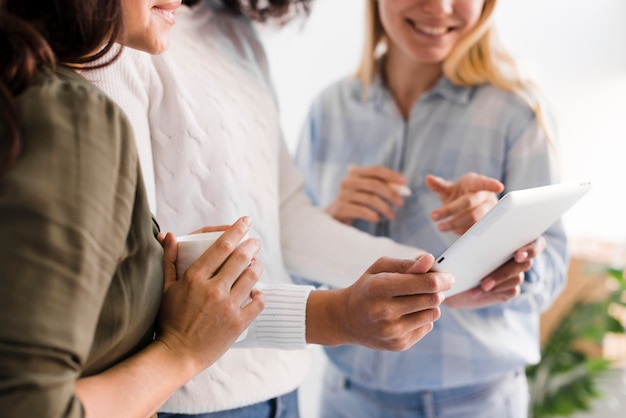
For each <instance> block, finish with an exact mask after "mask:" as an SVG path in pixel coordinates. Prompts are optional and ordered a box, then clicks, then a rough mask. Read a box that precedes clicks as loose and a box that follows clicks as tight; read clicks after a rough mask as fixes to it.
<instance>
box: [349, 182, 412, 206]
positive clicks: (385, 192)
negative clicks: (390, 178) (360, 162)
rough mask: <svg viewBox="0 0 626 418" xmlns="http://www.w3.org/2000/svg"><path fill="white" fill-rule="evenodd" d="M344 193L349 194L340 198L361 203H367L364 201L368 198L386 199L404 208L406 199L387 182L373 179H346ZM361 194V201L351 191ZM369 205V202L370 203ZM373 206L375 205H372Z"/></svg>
mask: <svg viewBox="0 0 626 418" xmlns="http://www.w3.org/2000/svg"><path fill="white" fill-rule="evenodd" d="M341 185H342V192H344V193H347V194H346V195H345V197H344V196H340V198H345V199H349V200H354V201H357V202H360V203H365V202H364V201H363V200H362V199H366V198H367V197H368V196H370V197H371V198H374V197H375V198H377V199H379V200H381V199H385V200H387V201H389V202H391V203H392V204H393V205H395V206H402V204H403V203H404V199H403V198H402V196H400V194H399V193H398V192H397V191H396V190H394V188H393V187H390V186H389V183H388V182H386V181H385V180H381V179H378V178H373V177H349V178H345V179H344V180H343V181H342V183H341ZM351 190H352V191H353V192H357V193H359V194H361V196H360V198H359V200H357V199H356V198H355V195H354V194H350V193H349V192H350V191H351ZM368 204H369V202H368ZM372 204H373V203H372Z"/></svg>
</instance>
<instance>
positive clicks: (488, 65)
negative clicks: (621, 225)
mask: <svg viewBox="0 0 626 418" xmlns="http://www.w3.org/2000/svg"><path fill="white" fill-rule="evenodd" d="M496 1H497V0H485V4H484V6H483V11H482V14H481V16H480V18H479V20H478V22H477V23H476V25H475V26H474V28H473V29H472V30H470V31H469V32H468V33H467V34H466V35H465V36H464V37H463V38H461V40H459V42H458V43H457V44H456V45H455V47H454V48H453V49H452V51H451V52H450V55H449V56H448V57H447V58H446V59H445V60H444V62H443V74H444V75H445V76H446V78H448V80H450V81H451V82H452V83H454V84H457V85H460V86H465V87H472V86H478V85H481V84H492V85H494V86H495V87H498V88H499V89H501V90H504V91H507V92H510V93H514V94H516V95H518V96H519V97H521V98H522V99H523V100H524V101H525V102H526V103H527V104H528V105H529V106H530V108H531V109H532V110H533V112H534V113H535V117H536V118H537V123H538V124H539V126H540V127H541V128H542V129H543V130H544V132H545V133H546V135H547V138H548V142H549V143H550V147H551V148H553V151H555V150H554V143H553V141H552V134H551V132H550V130H549V129H548V125H547V122H546V115H545V110H544V107H545V105H544V104H543V103H542V101H541V100H540V94H539V90H538V88H537V87H536V86H535V84H534V83H533V82H532V81H530V80H527V79H524V78H522V77H521V75H520V72H519V70H518V68H517V65H516V63H515V60H514V59H513V57H512V56H511V55H509V54H508V53H507V52H506V51H505V49H504V48H503V47H502V45H501V44H500V42H499V41H498V38H497V36H496V33H495V28H494V26H493V11H494V9H495V7H496ZM377 3H378V2H377V1H376V0H367V4H366V15H365V42H364V48H363V54H362V56H361V63H360V64H359V68H358V69H357V71H356V77H357V78H358V79H359V80H361V82H362V83H363V98H364V99H365V98H367V95H368V92H369V87H370V85H371V83H372V80H373V78H374V73H375V71H376V59H377V53H376V52H377V49H378V48H379V47H380V46H381V45H384V44H385V43H386V41H387V40H386V34H385V30H384V28H383V25H382V22H381V19H380V14H379V12H378V4H377Z"/></svg>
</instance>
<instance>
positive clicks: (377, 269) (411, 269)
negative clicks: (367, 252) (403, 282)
mask: <svg viewBox="0 0 626 418" xmlns="http://www.w3.org/2000/svg"><path fill="white" fill-rule="evenodd" d="M434 262H435V258H434V257H433V256H432V254H420V255H419V256H418V257H417V258H416V259H415V260H410V259H400V258H391V257H381V258H379V259H378V260H376V261H375V262H374V263H373V264H372V265H370V266H369V268H368V269H367V271H366V272H367V273H369V274H378V273H387V272H391V273H425V272H427V271H429V270H430V269H431V268H432V265H433V264H434Z"/></svg>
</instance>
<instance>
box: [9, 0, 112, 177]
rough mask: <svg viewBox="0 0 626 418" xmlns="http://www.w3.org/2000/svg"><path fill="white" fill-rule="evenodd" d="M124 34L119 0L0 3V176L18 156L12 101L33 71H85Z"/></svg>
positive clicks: (15, 112) (17, 116)
mask: <svg viewBox="0 0 626 418" xmlns="http://www.w3.org/2000/svg"><path fill="white" fill-rule="evenodd" d="M123 31H124V21H123V15H122V6H121V1H120V0H0V51H2V53H1V54H0V118H2V119H4V121H5V125H6V128H7V129H8V135H5V136H3V137H6V138H7V140H6V141H2V143H0V174H2V173H5V172H6V171H7V170H8V169H9V168H10V167H11V165H12V164H13V163H14V162H15V160H16V158H17V157H18V156H19V153H20V149H21V134H20V129H19V126H20V112H19V108H18V106H17V103H16V100H15V98H16V97H17V96H18V95H19V94H20V93H21V92H22V91H24V89H26V88H27V87H28V85H29V84H30V82H31V81H32V79H33V77H34V76H35V74H36V73H37V71H38V70H39V69H40V68H41V67H42V66H51V67H54V66H55V65H57V64H59V65H65V66H68V67H73V68H77V67H90V66H89V64H90V63H92V62H94V61H95V60H97V59H99V58H102V57H103V56H104V55H106V54H107V52H108V51H109V50H110V49H111V47H112V46H113V44H114V42H115V40H117V39H119V38H120V36H121V35H122V33H123ZM116 57H117V56H116ZM116 57H114V58H113V59H115V58H116ZM111 61H112V60H111ZM111 61H108V62H106V63H103V64H99V65H97V66H96V65H94V66H92V67H100V66H104V65H107V64H109V63H110V62H111Z"/></svg>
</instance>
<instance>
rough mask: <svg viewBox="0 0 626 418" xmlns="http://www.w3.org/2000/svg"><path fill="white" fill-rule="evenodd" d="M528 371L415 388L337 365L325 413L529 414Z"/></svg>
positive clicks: (520, 417)
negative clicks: (403, 388)
mask: <svg viewBox="0 0 626 418" xmlns="http://www.w3.org/2000/svg"><path fill="white" fill-rule="evenodd" d="M528 400H529V395H528V384H527V382H526V375H525V373H524V370H519V371H516V372H512V373H510V374H508V375H507V376H505V377H503V378H501V379H499V380H497V381H495V382H490V383H487V384H480V385H475V386H467V387H460V388H454V389H444V390H435V391H419V392H410V393H392V392H383V391H378V390H373V389H369V388H365V387H363V386H360V385H357V384H355V383H354V382H352V381H350V380H349V379H348V378H347V377H346V376H344V375H343V373H341V372H340V371H339V370H337V369H336V368H335V367H334V366H333V365H329V366H328V367H327V371H326V375H325V376H324V385H323V389H322V401H321V407H320V417H322V418H355V417H359V418H527V417H528Z"/></svg>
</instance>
